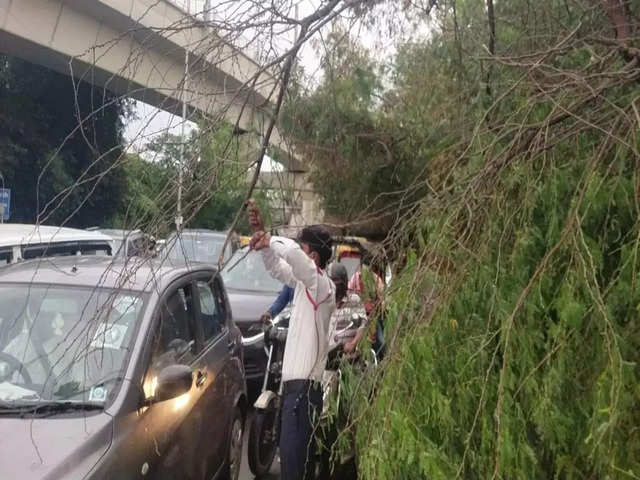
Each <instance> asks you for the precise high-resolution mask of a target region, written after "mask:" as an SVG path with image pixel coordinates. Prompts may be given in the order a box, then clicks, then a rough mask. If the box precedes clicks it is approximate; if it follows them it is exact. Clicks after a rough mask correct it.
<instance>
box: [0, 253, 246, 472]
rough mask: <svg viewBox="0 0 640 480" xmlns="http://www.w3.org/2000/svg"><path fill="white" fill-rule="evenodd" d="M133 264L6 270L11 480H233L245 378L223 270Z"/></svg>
mask: <svg viewBox="0 0 640 480" xmlns="http://www.w3.org/2000/svg"><path fill="white" fill-rule="evenodd" d="M124 261H125V259H119V258H117V257H116V258H113V257H112V258H109V257H65V258H55V259H47V260H33V261H28V262H23V263H20V264H16V265H10V266H7V267H5V268H3V269H2V270H1V271H0V417H1V421H0V471H2V475H1V476H2V478H7V479H18V478H20V479H48V480H56V479H73V480H76V479H91V480H95V479H105V480H106V479H138V478H140V479H142V478H145V479H146V478H154V479H160V478H171V479H178V478H180V479H198V480H204V479H206V480H210V479H212V478H216V479H218V478H220V479H234V480H235V479H237V478H238V473H239V465H240V459H241V452H242V433H243V425H244V418H245V415H246V411H247V397H246V385H245V381H244V378H243V370H242V347H241V334H240V331H239V330H238V328H237V327H236V326H235V325H234V323H233V319H232V318H231V310H230V308H229V304H228V300H227V296H226V293H225V289H224V285H223V283H222V281H221V279H220V277H219V275H218V274H217V272H216V270H215V269H214V268H213V267H210V266H206V265H201V266H192V267H187V266H185V265H184V264H182V265H172V264H170V263H169V262H167V261H165V262H163V263H158V262H157V261H153V262H152V261H150V260H147V261H142V260H140V261H138V262H135V261H132V260H131V259H129V261H128V262H127V263H126V264H125V263H124Z"/></svg>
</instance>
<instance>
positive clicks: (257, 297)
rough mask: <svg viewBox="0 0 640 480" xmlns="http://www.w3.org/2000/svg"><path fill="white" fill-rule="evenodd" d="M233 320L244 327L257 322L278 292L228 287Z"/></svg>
mask: <svg viewBox="0 0 640 480" xmlns="http://www.w3.org/2000/svg"><path fill="white" fill-rule="evenodd" d="M227 295H228V297H229V303H230V304H231V313H233V320H234V321H235V322H236V324H237V325H238V326H239V327H240V328H241V329H242V328H243V326H248V324H251V323H255V322H257V321H258V320H259V319H260V315H262V314H263V313H264V312H266V311H267V309H268V308H269V307H270V306H271V304H272V303H273V302H274V301H275V299H276V298H277V296H278V292H258V291H251V290H234V289H227Z"/></svg>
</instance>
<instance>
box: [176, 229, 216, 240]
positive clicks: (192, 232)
mask: <svg viewBox="0 0 640 480" xmlns="http://www.w3.org/2000/svg"><path fill="white" fill-rule="evenodd" d="M177 235H178V234H177V232H172V233H171V235H170V238H175V237H176V236H177ZM180 235H207V236H212V237H226V236H227V233H226V232H217V231H215V230H207V229H206V228H185V229H183V230H182V231H181V232H180Z"/></svg>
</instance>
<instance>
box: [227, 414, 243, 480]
mask: <svg viewBox="0 0 640 480" xmlns="http://www.w3.org/2000/svg"><path fill="white" fill-rule="evenodd" d="M243 425H244V420H243V418H242V412H241V411H240V409H239V408H237V407H236V409H235V412H234V414H233V421H232V423H231V436H230V438H229V448H228V452H229V453H228V456H227V475H225V478H226V479H228V480H238V477H239V476H240V465H241V463H242V434H243V430H244V427H243Z"/></svg>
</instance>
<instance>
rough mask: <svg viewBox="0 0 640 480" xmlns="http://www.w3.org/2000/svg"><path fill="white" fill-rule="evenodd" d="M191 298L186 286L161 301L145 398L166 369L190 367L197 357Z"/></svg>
mask: <svg viewBox="0 0 640 480" xmlns="http://www.w3.org/2000/svg"><path fill="white" fill-rule="evenodd" d="M193 318H194V309H193V295H192V294H191V287H190V286H189V285H186V286H184V287H180V288H178V289H177V290H175V291H174V292H173V293H171V294H170V295H169V296H168V297H165V299H164V300H163V301H162V304H161V307H160V323H159V324H158V326H157V329H156V331H155V333H154V340H153V347H152V353H151V361H150V363H149V371H148V373H147V379H148V381H145V394H146V395H147V396H153V395H154V394H155V380H154V379H156V378H157V376H158V374H159V373H160V371H161V370H162V369H163V368H164V367H167V366H169V365H175V364H183V365H189V364H191V362H193V360H194V359H195V357H196V354H197V346H196V340H195V335H194V333H193V328H192V325H193V323H192V321H193Z"/></svg>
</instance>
